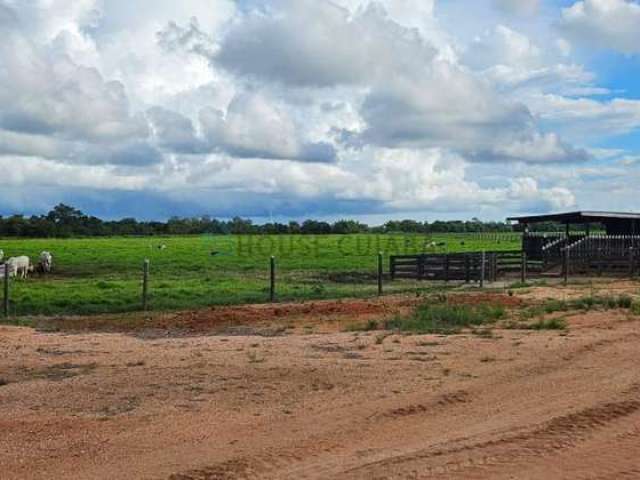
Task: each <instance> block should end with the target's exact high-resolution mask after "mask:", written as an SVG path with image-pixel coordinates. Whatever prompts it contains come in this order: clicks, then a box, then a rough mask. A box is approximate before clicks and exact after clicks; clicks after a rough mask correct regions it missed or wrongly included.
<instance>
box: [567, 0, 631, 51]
mask: <svg viewBox="0 0 640 480" xmlns="http://www.w3.org/2000/svg"><path fill="white" fill-rule="evenodd" d="M639 25H640V5H638V3H636V2H635V1H631V0H584V1H579V2H576V3H574V4H573V5H572V6H571V7H569V8H565V9H563V10H562V21H561V23H560V27H561V28H562V30H563V32H564V33H565V34H566V36H567V37H569V38H570V39H571V40H573V41H574V42H576V43H579V44H583V45H586V46H589V47H594V48H603V49H611V50H616V51H619V52H622V53H625V54H638V53H640V27H639Z"/></svg>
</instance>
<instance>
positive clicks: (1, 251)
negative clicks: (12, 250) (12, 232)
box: [0, 250, 4, 262]
mask: <svg viewBox="0 0 640 480" xmlns="http://www.w3.org/2000/svg"><path fill="white" fill-rule="evenodd" d="M3 258H4V250H0V262H1V261H2V259H3Z"/></svg>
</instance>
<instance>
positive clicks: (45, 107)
mask: <svg viewBox="0 0 640 480" xmlns="http://www.w3.org/2000/svg"><path fill="white" fill-rule="evenodd" d="M0 12H2V14H1V15H2V16H1V17H0V34H2V36H3V42H2V44H0V59H2V64H3V68H2V70H1V73H0V104H1V105H2V107H1V108H0V146H2V147H4V152H5V153H12V154H21V155H41V156H44V157H47V158H53V157H56V156H60V157H63V158H71V159H76V160H77V161H80V162H82V161H83V160H82V159H81V158H80V157H81V155H80V153H84V154H86V156H87V159H86V161H87V162H89V163H91V162H95V161H105V162H111V161H113V162H114V163H121V162H123V161H126V159H127V158H130V159H131V160H132V161H133V163H140V162H141V159H140V158H139V155H140V152H141V151H142V150H141V147H140V142H143V141H144V139H145V138H146V136H147V135H148V126H147V123H146V121H145V120H144V118H143V116H142V115H139V114H135V113H133V112H132V111H131V109H130V106H129V101H128V98H127V96H126V93H125V91H124V87H123V86H122V84H121V83H119V82H117V81H106V80H104V79H103V77H102V76H101V74H100V73H99V72H98V71H97V70H96V69H95V68H89V67H84V66H82V65H78V64H76V63H74V62H73V61H72V60H71V59H70V58H69V57H68V56H67V55H63V54H60V53H58V52H56V51H52V50H50V49H49V48H47V47H46V46H42V45H39V44H37V43H35V42H34V41H33V40H32V39H31V38H30V37H29V36H28V35H27V34H26V32H25V31H24V30H22V29H21V27H22V25H21V23H20V20H19V18H18V15H17V14H16V13H15V12H14V11H13V10H11V9H9V8H8V7H7V6H3V5H1V4H0ZM120 144H122V145H120ZM133 144H135V145H136V146H135V147H134V146H132V145H133ZM97 145H101V146H100V147H97ZM146 151H147V152H148V153H151V152H152V151H153V149H152V148H151V147H148V149H147V150H146ZM1 153H2V151H0V154H1ZM157 160H158V158H157V156H155V157H150V160H149V161H157Z"/></svg>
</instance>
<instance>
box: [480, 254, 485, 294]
mask: <svg viewBox="0 0 640 480" xmlns="http://www.w3.org/2000/svg"><path fill="white" fill-rule="evenodd" d="M486 265H487V253H486V252H485V251H484V250H483V251H482V258H481V259H480V288H484V276H485V273H486Z"/></svg>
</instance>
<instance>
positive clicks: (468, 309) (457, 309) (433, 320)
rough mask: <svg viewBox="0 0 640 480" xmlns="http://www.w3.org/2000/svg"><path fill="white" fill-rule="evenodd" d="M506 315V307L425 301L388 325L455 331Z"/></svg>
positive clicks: (416, 330)
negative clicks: (429, 302) (408, 313)
mask: <svg viewBox="0 0 640 480" xmlns="http://www.w3.org/2000/svg"><path fill="white" fill-rule="evenodd" d="M504 316H505V309H504V307H502V306H492V305H478V306H469V305H446V304H435V305H434V304H428V303H424V304H422V305H419V306H418V307H416V309H415V310H414V311H413V312H412V313H411V314H410V315H408V316H397V317H396V318H394V319H392V320H389V321H387V322H386V327H387V328H388V329H391V330H399V331H401V332H410V333H421V334H425V333H442V334H451V333H457V332H459V331H460V330H461V329H463V328H465V327H470V326H477V325H484V324H487V323H493V322H495V321H496V320H499V319H501V318H504Z"/></svg>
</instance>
